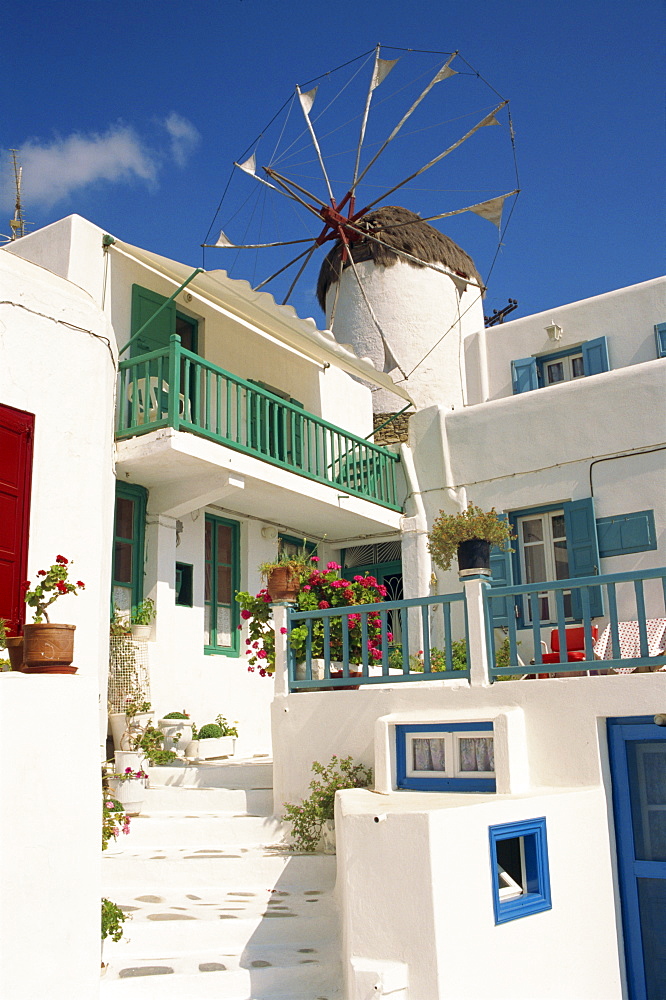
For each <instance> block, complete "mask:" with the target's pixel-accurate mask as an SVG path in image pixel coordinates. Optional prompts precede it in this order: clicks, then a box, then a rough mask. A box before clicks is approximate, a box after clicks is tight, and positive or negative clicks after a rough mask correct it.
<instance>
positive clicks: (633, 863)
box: [608, 716, 666, 1000]
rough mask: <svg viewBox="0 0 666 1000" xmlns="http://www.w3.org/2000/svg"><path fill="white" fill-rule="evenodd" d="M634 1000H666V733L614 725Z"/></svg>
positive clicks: (636, 721)
mask: <svg viewBox="0 0 666 1000" xmlns="http://www.w3.org/2000/svg"><path fill="white" fill-rule="evenodd" d="M608 743H609V751H610V763H611V775H612V781H613V808H614V810H615V834H616V840H617V856H618V873H619V878H620V895H621V900H622V923H623V929H624V950H625V958H626V965H627V981H628V987H629V996H630V998H631V1000H666V728H664V727H662V726H657V725H655V723H654V719H653V717H652V716H645V717H640V718H626V719H609V720H608Z"/></svg>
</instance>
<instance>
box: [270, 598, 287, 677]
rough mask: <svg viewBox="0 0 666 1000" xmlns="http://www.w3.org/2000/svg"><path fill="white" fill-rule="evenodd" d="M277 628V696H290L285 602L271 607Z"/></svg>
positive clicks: (274, 624)
mask: <svg viewBox="0 0 666 1000" xmlns="http://www.w3.org/2000/svg"><path fill="white" fill-rule="evenodd" d="M271 607H272V609H273V626H274V628H275V694H276V695H279V694H289V662H288V646H287V608H288V607H289V605H288V604H287V603H286V602H284V601H280V602H276V603H275V604H272V605H271ZM283 630H284V631H283Z"/></svg>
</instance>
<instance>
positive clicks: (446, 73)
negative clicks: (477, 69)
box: [351, 50, 458, 193]
mask: <svg viewBox="0 0 666 1000" xmlns="http://www.w3.org/2000/svg"><path fill="white" fill-rule="evenodd" d="M457 55H458V52H457V50H456V51H455V52H452V53H451V55H450V56H449V58H448V59H447V61H446V62H445V63H444V65H443V66H442V67H441V68H440V69H439V70H438V71H437V73H435V75H434V77H433V78H432V80H431V81H430V83H429V84H428V86H427V87H426V88H425V90H424V91H423V92H422V93H421V94H420V95H419V97H417V99H416V100H415V101H414V103H413V104H412V106H411V108H410V109H409V111H407V112H406V113H405V114H404V115H403V117H402V118H401V119H400V121H399V122H398V124H397V125H396V126H395V128H394V129H393V131H392V132H391V134H390V135H389V137H388V139H386V140H385V141H384V142H383V144H382V145H381V146H380V147H379V149H378V150H377V152H376V153H375V155H374V156H373V157H372V159H371V160H370V162H369V163H368V165H367V166H366V167H365V168H364V169H363V172H362V174H361V176H360V177H359V178H358V179H356V178H355V179H354V182H353V183H352V187H351V190H352V193H353V191H354V188H355V187H356V186H357V185H358V184H359V183H360V182H361V181H362V180H363V178H364V177H365V175H366V174H367V172H368V170H369V169H370V167H371V166H372V165H373V163H376V162H377V160H378V159H379V157H380V156H381V155H382V153H383V152H384V150H385V149H386V147H387V146H388V144H389V143H390V142H392V141H393V140H394V139H395V137H396V135H397V134H398V132H399V131H400V129H401V128H402V126H403V125H404V124H405V122H406V121H407V120H408V118H410V117H411V116H412V115H413V114H414V112H415V111H416V109H417V108H418V106H419V104H420V103H421V101H422V100H423V99H424V98H425V97H427V96H428V94H429V93H430V91H431V90H432V88H433V87H434V86H435V84H436V83H439V82H440V81H441V80H446V79H448V77H450V76H455V74H456V70H454V69H451V68H450V65H451V62H452V61H453V60H454V58H455V57H456V56H457Z"/></svg>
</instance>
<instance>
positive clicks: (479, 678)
mask: <svg viewBox="0 0 666 1000" xmlns="http://www.w3.org/2000/svg"><path fill="white" fill-rule="evenodd" d="M487 587H488V582H487V578H485V577H483V578H480V577H472V578H469V577H468V578H467V579H464V580H463V589H464V591H465V604H466V607H467V632H468V636H469V641H468V647H467V663H468V665H469V683H470V685H471V687H488V686H489V684H490V675H489V673H488V666H489V663H490V652H489V650H488V642H487V631H486V616H485V604H484V599H483V597H484V591H485V589H486V588H487Z"/></svg>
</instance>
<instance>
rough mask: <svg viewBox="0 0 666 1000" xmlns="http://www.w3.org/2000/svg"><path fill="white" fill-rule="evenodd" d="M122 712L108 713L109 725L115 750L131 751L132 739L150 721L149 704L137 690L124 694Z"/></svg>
mask: <svg viewBox="0 0 666 1000" xmlns="http://www.w3.org/2000/svg"><path fill="white" fill-rule="evenodd" d="M122 706H123V711H122V712H110V713H109V725H110V727H111V734H112V736H113V745H114V747H115V749H116V750H131V748H132V740H133V737H134V736H136V735H137V733H142V732H143V730H144V729H145V727H146V726H147V725H148V721H149V719H150V709H151V705H150V702H149V701H148V700H147V699H146V698H144V697H143V695H142V694H141V692H140V691H139V690H137V689H135V690H134V691H132V692H131V693H129V694H126V695H125V697H124V699H123V702H122Z"/></svg>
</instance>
